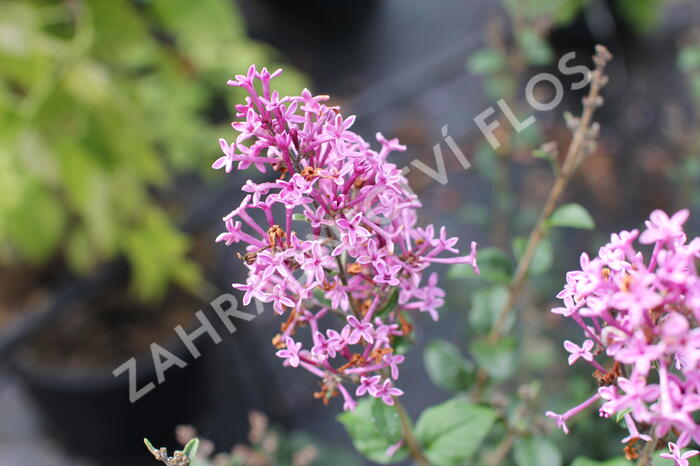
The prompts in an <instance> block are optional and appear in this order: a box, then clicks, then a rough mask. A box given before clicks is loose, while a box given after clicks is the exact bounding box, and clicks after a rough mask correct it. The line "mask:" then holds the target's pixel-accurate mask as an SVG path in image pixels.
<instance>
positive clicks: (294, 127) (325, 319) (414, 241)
mask: <svg viewBox="0 0 700 466" xmlns="http://www.w3.org/2000/svg"><path fill="white" fill-rule="evenodd" d="M280 72H281V70H278V71H275V72H274V73H270V72H268V71H267V70H266V69H265V68H263V69H262V70H260V71H258V70H256V68H255V66H251V67H250V69H249V70H248V73H247V74H246V75H238V76H236V78H235V79H234V80H230V81H229V82H228V84H229V85H231V86H238V87H242V88H244V89H245V90H246V91H247V92H248V94H249V96H248V97H246V100H245V103H244V104H241V105H237V106H236V111H237V113H236V116H237V118H238V121H236V122H234V123H232V126H233V128H234V129H235V130H236V131H237V132H238V136H237V138H236V140H235V141H234V142H232V143H229V142H228V141H225V140H224V139H220V144H221V149H222V151H223V153H224V155H223V156H222V157H221V158H219V159H218V160H217V161H216V162H215V163H214V165H213V167H214V168H215V169H220V168H224V169H225V170H226V172H230V171H231V170H232V169H233V167H234V164H237V168H238V169H239V170H243V169H245V168H247V167H249V166H251V165H254V166H255V167H256V168H257V169H258V170H259V171H260V172H266V170H268V169H271V171H272V172H273V173H274V176H275V179H274V180H273V181H269V182H261V183H255V182H253V181H251V180H247V181H246V183H245V185H244V186H243V188H242V189H243V191H244V192H246V193H247V195H246V196H245V198H244V199H243V202H242V203H241V204H240V206H239V207H238V208H236V209H235V210H234V211H233V212H231V213H230V214H229V215H227V216H226V217H224V222H225V225H226V232H224V233H222V234H221V235H219V237H218V238H217V241H223V242H225V243H226V245H230V244H232V243H238V242H243V243H246V244H247V246H246V253H245V255H240V254H239V258H240V259H242V260H243V261H244V263H245V265H246V266H247V268H248V277H247V280H246V283H242V284H234V285H233V286H234V287H235V288H237V289H239V290H242V291H244V292H245V295H244V298H243V303H244V305H248V304H249V303H250V301H251V299H253V298H255V299H257V300H259V301H261V302H266V303H272V307H273V309H274V310H275V312H277V313H278V314H284V313H287V314H288V318H287V319H286V321H285V322H284V323H283V324H282V326H281V333H280V334H278V335H277V336H276V337H275V338H274V339H273V344H275V345H276V346H277V347H278V349H279V351H278V352H277V356H279V357H280V358H282V359H283V360H284V365H286V366H292V367H302V368H304V369H306V370H308V371H309V372H311V373H312V374H315V375H317V376H318V377H319V378H320V379H321V380H320V383H321V390H320V391H319V392H318V393H316V394H315V395H316V396H317V398H321V399H323V401H324V402H327V401H328V399H329V398H331V397H332V396H335V395H337V394H338V393H340V394H341V395H342V396H343V398H344V409H346V410H347V409H353V408H354V407H355V405H356V403H357V402H356V401H355V399H354V398H353V395H352V394H351V391H350V390H348V388H347V387H346V385H347V384H353V385H354V386H356V389H355V392H354V395H355V396H356V397H362V396H366V395H369V396H372V397H375V398H379V399H381V400H383V401H384V402H385V403H386V404H388V405H391V404H393V403H394V397H395V396H399V395H401V394H402V393H403V392H402V391H401V390H400V389H398V388H396V387H395V385H394V384H395V381H396V379H397V378H398V376H399V365H400V364H401V363H402V362H403V361H404V356H403V355H401V354H397V351H396V348H395V347H396V343H397V342H398V341H399V340H400V339H402V338H410V334H411V331H412V330H411V329H412V327H411V325H410V323H409V319H407V318H406V316H405V312H406V311H409V310H418V311H422V312H426V313H427V314H428V315H430V317H432V318H433V319H434V320H437V318H438V312H437V310H438V308H439V307H440V306H441V305H442V304H443V297H444V292H443V290H441V289H440V288H438V286H437V275H436V274H435V273H434V272H433V273H432V274H430V275H427V276H426V273H425V271H426V269H427V268H428V267H429V266H430V265H431V264H434V263H449V264H455V263H465V264H470V265H471V266H472V267H474V269H475V271H477V272H478V269H477V265H476V243H472V244H471V253H470V254H469V255H467V256H458V255H457V254H458V253H459V251H458V250H457V249H456V248H455V244H456V243H457V238H451V237H448V236H447V234H446V232H445V229H444V227H443V228H440V229H439V230H437V231H436V229H435V228H434V227H433V226H432V225H428V226H426V227H425V228H421V227H418V226H417V215H416V209H417V208H418V207H420V205H421V204H420V202H419V201H418V199H417V197H416V196H415V195H414V194H413V193H412V192H411V191H409V190H408V188H407V184H406V179H405V178H404V176H403V175H402V172H401V170H400V169H399V168H397V166H396V165H394V164H392V163H389V162H388V161H387V157H388V156H389V154H390V153H391V152H393V151H403V150H405V147H404V146H402V145H400V144H399V143H398V141H397V140H396V139H392V140H387V139H385V138H384V137H383V136H382V135H381V134H379V133H377V136H376V137H377V140H378V142H379V145H380V148H379V150H378V151H375V150H373V149H372V148H371V147H370V145H369V144H368V143H367V142H365V141H364V140H363V139H362V138H361V137H360V136H359V135H357V134H356V133H355V132H353V131H351V129H350V128H351V126H352V124H353V122H354V120H355V117H354V116H350V117H348V118H344V117H343V116H342V115H341V113H340V111H339V108H338V107H334V106H328V105H326V104H324V102H326V101H327V100H328V99H329V98H328V96H322V95H321V96H314V95H312V94H311V93H310V92H309V91H308V90H306V89H305V90H304V91H303V92H302V93H301V95H299V96H293V97H283V96H280V95H279V93H278V92H277V91H275V90H272V89H271V87H270V81H271V79H272V78H274V77H275V76H277V75H278V74H279V73H280ZM445 254H448V255H449V256H448V257H445V256H444V255H445ZM333 315H335V316H337V317H340V321H339V322H340V324H342V325H334V324H333V320H332V319H331V317H332V316H333ZM336 322H337V319H336ZM301 328H308V329H309V330H310V338H309V340H310V343H308V344H307V346H304V344H303V343H302V341H297V340H295V335H296V332H297V330H299V329H301Z"/></svg>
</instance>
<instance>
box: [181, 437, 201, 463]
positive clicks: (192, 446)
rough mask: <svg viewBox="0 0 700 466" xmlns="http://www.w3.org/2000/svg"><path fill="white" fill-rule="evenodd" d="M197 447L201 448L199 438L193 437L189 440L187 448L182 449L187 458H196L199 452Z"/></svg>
mask: <svg viewBox="0 0 700 466" xmlns="http://www.w3.org/2000/svg"><path fill="white" fill-rule="evenodd" d="M197 449H199V439H198V438H193V439H190V441H189V442H187V444H186V445H185V448H183V450H182V453H184V454H185V456H187V458H189V459H192V458H194V455H196V454H197Z"/></svg>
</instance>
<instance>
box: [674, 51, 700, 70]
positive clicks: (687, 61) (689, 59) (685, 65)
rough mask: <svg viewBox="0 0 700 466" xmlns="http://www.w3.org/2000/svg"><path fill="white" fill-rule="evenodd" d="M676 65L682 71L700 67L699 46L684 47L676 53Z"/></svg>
mask: <svg viewBox="0 0 700 466" xmlns="http://www.w3.org/2000/svg"><path fill="white" fill-rule="evenodd" d="M678 66H679V67H680V68H681V69H682V70H683V71H693V70H697V69H698V68H700V46H697V45H691V46H687V47H684V48H683V49H682V50H681V51H680V53H679V54H678Z"/></svg>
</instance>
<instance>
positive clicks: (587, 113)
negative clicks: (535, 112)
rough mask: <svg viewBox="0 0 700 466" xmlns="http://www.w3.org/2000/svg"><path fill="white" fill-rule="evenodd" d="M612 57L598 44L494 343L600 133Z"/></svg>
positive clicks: (480, 379) (481, 380)
mask: <svg viewBox="0 0 700 466" xmlns="http://www.w3.org/2000/svg"><path fill="white" fill-rule="evenodd" d="M611 58H612V55H611V54H610V52H609V51H608V50H607V49H606V48H605V47H604V46H602V45H597V46H596V54H595V55H594V56H593V61H594V62H595V65H596V67H595V69H594V70H593V72H592V73H591V87H590V90H589V93H588V96H587V97H585V98H584V99H583V106H584V109H583V114H582V115H581V118H580V119H579V120H578V121H575V122H574V124H575V125H576V126H575V127H576V130H575V132H574V137H573V139H572V141H571V145H570V146H569V150H568V151H567V154H566V159H565V160H564V163H563V165H562V167H561V170H560V171H559V173H558V174H557V176H556V179H555V180H554V184H553V185H552V188H551V190H550V191H549V195H548V196H547V200H546V202H545V205H544V207H543V209H542V211H541V213H540V216H539V218H538V219H537V223H536V224H535V227H534V228H533V229H532V231H531V233H530V236H529V238H528V242H527V246H526V247H525V252H524V253H523V255H522V257H521V258H520V261H519V262H518V266H517V268H516V270H515V274H514V275H513V279H512V281H511V283H510V287H509V292H508V298H507V299H506V302H505V303H504V305H503V306H502V307H501V309H500V310H499V312H498V315H497V317H496V320H495V322H494V325H493V327H492V328H491V331H490V333H489V335H488V337H487V342H488V343H490V344H494V343H496V342H497V341H498V339H499V338H500V337H501V336H502V334H503V332H504V330H505V326H506V325H505V324H506V322H507V320H508V316H509V315H510V313H511V312H512V310H513V307H514V306H515V303H516V301H517V298H518V295H519V294H520V292H521V291H522V288H523V285H524V284H525V282H526V279H527V271H528V269H529V268H530V263H531V262H532V259H533V257H534V256H535V251H536V250H537V247H538V246H539V244H540V242H541V241H542V238H543V237H544V235H545V233H546V232H547V220H548V219H549V217H550V216H551V215H552V212H554V209H555V208H556V206H557V205H558V204H559V201H560V199H561V196H562V194H563V193H564V190H565V188H566V186H567V185H568V183H569V180H570V179H571V177H572V176H573V174H574V172H575V171H576V169H577V168H578V166H579V165H580V163H581V161H582V160H583V158H584V157H585V156H586V155H587V154H588V152H589V150H590V148H591V145H592V143H593V141H594V139H595V136H596V133H597V126H596V125H594V124H592V120H593V113H594V112H595V109H596V108H597V107H598V106H600V105H601V104H602V97H600V91H601V89H602V88H603V87H604V86H605V84H606V83H607V77H606V76H605V74H604V73H603V71H604V69H605V65H606V64H607V62H608V61H609V60H610V59H611ZM487 381H488V374H487V373H486V372H485V371H483V370H482V369H480V370H479V372H478V373H477V378H476V383H475V390H474V396H475V397H476V398H477V399H478V398H479V397H480V396H481V390H482V389H483V386H484V384H485V383H486V382H487Z"/></svg>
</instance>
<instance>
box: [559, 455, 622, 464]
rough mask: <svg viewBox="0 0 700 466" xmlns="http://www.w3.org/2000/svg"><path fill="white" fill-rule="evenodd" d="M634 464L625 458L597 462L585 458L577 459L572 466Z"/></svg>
mask: <svg viewBox="0 0 700 466" xmlns="http://www.w3.org/2000/svg"><path fill="white" fill-rule="evenodd" d="M631 464H632V463H631V462H630V461H627V460H626V459H625V458H613V459H610V460H607V461H595V460H591V459H588V458H585V457H583V456H579V457H578V458H576V459H575V460H574V461H573V463H571V466H630V465H631Z"/></svg>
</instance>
